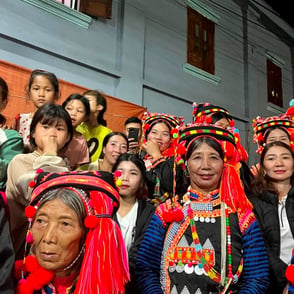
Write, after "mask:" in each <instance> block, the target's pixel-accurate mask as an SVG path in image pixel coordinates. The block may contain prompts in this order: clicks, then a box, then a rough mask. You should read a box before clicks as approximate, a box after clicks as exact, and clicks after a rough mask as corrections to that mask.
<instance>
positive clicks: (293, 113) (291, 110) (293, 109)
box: [286, 106, 294, 116]
mask: <svg viewBox="0 0 294 294" xmlns="http://www.w3.org/2000/svg"><path fill="white" fill-rule="evenodd" d="M286 114H287V115H289V116H294V107H293V106H291V107H289V108H288V110H287V112H286Z"/></svg>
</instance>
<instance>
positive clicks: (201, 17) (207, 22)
mask: <svg viewBox="0 0 294 294" xmlns="http://www.w3.org/2000/svg"><path fill="white" fill-rule="evenodd" d="M186 4H187V27H188V29H187V62H186V63H184V64H183V70H184V71H185V72H187V73H189V74H191V75H193V76H195V77H198V78H200V79H202V80H205V81H209V82H211V83H213V84H216V85H217V84H219V82H220V81H221V79H220V77H218V76H216V75H215V70H214V60H215V59H214V57H215V47H214V39H215V24H217V23H218V21H219V19H220V17H219V16H218V15H217V14H215V13H214V12H213V11H211V9H210V8H208V7H207V6H205V5H203V4H202V3H201V2H200V1H198V0H186ZM192 11H194V12H195V19H192V21H191V12H192ZM189 12H190V13H189ZM197 14H198V16H197ZM197 17H198V19H197ZM189 18H190V19H189ZM193 20H194V22H193ZM195 21H198V22H199V27H200V30H201V31H203V30H202V28H203V23H204V26H205V28H207V26H210V27H212V25H213V29H212V33H213V36H212V37H211V38H210V44H209V46H211V45H212V48H210V50H212V51H213V52H212V53H211V54H210V56H213V57H212V62H211V63H212V64H211V67H210V68H209V66H207V64H204V66H203V61H204V59H203V58H201V59H200V60H198V63H197V62H196V63H195V62H193V61H194V60H195V55H194V56H192V55H193V53H191V52H192V48H193V41H195V40H191V39H190V36H191V32H192V34H193V31H195V30H194V28H192V29H191V24H195ZM189 25H190V27H189ZM191 44H192V45H191ZM201 45H202V44H201ZM202 49H203V48H201V51H202ZM210 58H211V57H210ZM205 62H206V63H207V60H205V61H204V63H205Z"/></svg>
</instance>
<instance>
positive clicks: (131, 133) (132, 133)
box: [128, 128, 139, 142]
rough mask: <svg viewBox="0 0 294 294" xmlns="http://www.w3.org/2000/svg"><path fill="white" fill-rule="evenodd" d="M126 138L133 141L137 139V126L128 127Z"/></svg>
mask: <svg viewBox="0 0 294 294" xmlns="http://www.w3.org/2000/svg"><path fill="white" fill-rule="evenodd" d="M128 138H132V139H134V141H136V142H138V141H139V128H129V135H128Z"/></svg>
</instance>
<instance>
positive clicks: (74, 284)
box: [16, 172, 128, 294]
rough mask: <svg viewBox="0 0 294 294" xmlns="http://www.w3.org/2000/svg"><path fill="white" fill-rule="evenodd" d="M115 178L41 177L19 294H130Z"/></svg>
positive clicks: (21, 265) (91, 175) (32, 208)
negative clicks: (115, 218) (115, 214)
mask: <svg viewBox="0 0 294 294" xmlns="http://www.w3.org/2000/svg"><path fill="white" fill-rule="evenodd" d="M112 181H113V178H112V175H111V174H109V173H103V172H101V173H98V172H79V173H78V172H71V173H68V172H64V173H41V174H40V175H39V176H38V178H37V185H36V186H35V188H34V191H33V193H32V197H31V203H30V204H31V205H30V206H28V207H27V208H26V215H27V217H28V219H29V221H30V226H29V231H28V234H27V242H28V243H31V250H30V255H29V256H27V257H26V258H25V259H24V261H21V262H17V263H16V274H17V275H18V278H20V277H24V278H25V279H21V280H20V282H19V283H18V285H17V288H16V293H20V294H24V293H26V294H29V293H59V294H65V293H91V294H97V293H99V294H101V293H103V294H104V293H105V294H106V293H124V284H125V283H126V282H127V281H128V263H127V254H126V249H125V246H124V241H123V238H122V235H121V232H120V230H119V227H118V225H117V224H116V223H115V222H114V221H113V220H112V218H111V217H112V214H113V212H114V210H116V209H117V207H118V205H119V195H118V192H117V190H116V189H115V188H114V186H113V183H112Z"/></svg>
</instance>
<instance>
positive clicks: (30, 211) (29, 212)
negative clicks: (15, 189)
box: [25, 205, 36, 218]
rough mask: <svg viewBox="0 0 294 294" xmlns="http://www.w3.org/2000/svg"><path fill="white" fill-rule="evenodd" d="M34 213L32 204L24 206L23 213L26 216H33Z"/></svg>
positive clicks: (34, 209)
mask: <svg viewBox="0 0 294 294" xmlns="http://www.w3.org/2000/svg"><path fill="white" fill-rule="evenodd" d="M35 214H36V208H35V207H34V206H31V205H29V206H27V207H26V208H25V215H26V217H27V218H33V217H34V216H35Z"/></svg>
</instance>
